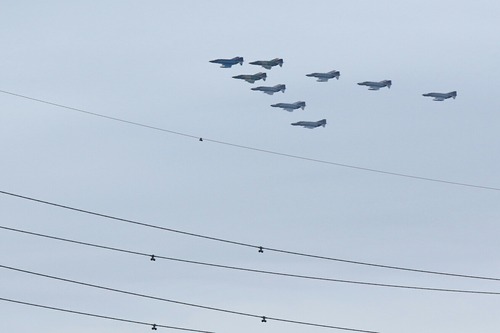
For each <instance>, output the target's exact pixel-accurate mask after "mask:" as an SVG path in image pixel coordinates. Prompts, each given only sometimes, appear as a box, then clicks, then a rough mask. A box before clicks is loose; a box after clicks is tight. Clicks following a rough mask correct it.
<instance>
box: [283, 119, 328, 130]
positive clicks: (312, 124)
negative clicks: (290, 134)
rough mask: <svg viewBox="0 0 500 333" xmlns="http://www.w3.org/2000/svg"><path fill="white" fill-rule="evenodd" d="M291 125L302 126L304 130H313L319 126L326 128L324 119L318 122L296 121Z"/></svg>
mask: <svg viewBox="0 0 500 333" xmlns="http://www.w3.org/2000/svg"><path fill="white" fill-rule="evenodd" d="M291 125H292V126H302V127H304V128H309V129H313V128H316V127H320V126H323V127H325V126H326V119H321V120H318V121H298V122H296V123H292V124H291Z"/></svg>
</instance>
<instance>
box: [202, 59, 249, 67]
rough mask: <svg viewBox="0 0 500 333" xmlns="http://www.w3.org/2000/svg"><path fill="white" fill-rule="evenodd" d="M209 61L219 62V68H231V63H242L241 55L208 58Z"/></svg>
mask: <svg viewBox="0 0 500 333" xmlns="http://www.w3.org/2000/svg"><path fill="white" fill-rule="evenodd" d="M210 62H211V63H214V64H220V65H221V66H220V67H221V68H231V67H232V66H233V65H236V64H238V63H239V64H240V65H243V57H234V58H232V59H215V60H210Z"/></svg>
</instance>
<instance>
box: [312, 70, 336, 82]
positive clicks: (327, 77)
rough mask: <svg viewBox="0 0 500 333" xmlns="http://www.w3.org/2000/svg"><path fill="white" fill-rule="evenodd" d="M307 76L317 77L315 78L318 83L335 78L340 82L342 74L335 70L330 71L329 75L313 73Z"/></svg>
mask: <svg viewBox="0 0 500 333" xmlns="http://www.w3.org/2000/svg"><path fill="white" fill-rule="evenodd" d="M306 76H309V77H315V78H317V80H316V81H318V82H327V81H328V80H330V79H333V78H336V79H337V80H338V79H339V77H340V72H339V71H336V70H333V71H330V72H328V73H311V74H306Z"/></svg>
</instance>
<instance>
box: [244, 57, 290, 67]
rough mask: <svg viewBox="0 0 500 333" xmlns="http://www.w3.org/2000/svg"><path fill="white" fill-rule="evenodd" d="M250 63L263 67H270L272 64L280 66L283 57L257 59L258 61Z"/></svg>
mask: <svg viewBox="0 0 500 333" xmlns="http://www.w3.org/2000/svg"><path fill="white" fill-rule="evenodd" d="M249 64H250V65H259V66H262V67H264V68H265V69H272V68H273V67H274V66H278V65H279V66H280V67H283V59H280V58H274V59H272V60H258V61H252V62H250V63H249Z"/></svg>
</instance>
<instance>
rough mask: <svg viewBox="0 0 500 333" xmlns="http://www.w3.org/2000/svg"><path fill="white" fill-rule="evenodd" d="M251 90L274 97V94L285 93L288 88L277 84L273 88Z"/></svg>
mask: <svg viewBox="0 0 500 333" xmlns="http://www.w3.org/2000/svg"><path fill="white" fill-rule="evenodd" d="M251 89H252V90H255V91H262V92H263V93H264V94H268V95H272V94H274V93H277V92H279V91H281V92H282V93H284V92H285V89H286V86H285V85H284V84H277V85H275V86H273V87H255V88H251Z"/></svg>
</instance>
